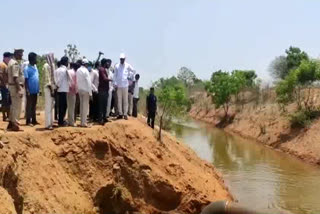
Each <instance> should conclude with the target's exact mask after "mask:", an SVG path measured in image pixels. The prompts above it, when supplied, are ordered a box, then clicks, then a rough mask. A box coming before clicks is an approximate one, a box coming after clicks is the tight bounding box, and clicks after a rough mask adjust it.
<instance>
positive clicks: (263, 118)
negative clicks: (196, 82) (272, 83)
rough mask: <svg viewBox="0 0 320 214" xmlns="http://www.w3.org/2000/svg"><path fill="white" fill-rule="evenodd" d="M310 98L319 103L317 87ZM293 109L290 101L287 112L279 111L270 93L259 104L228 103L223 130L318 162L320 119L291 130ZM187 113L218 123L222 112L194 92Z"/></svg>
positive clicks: (319, 159)
mask: <svg viewBox="0 0 320 214" xmlns="http://www.w3.org/2000/svg"><path fill="white" fill-rule="evenodd" d="M312 99H313V100H314V102H315V103H316V105H320V91H319V90H315V91H314V93H313V94H312ZM295 109H296V106H295V104H291V105H289V106H288V107H287V114H286V115H285V114H283V113H282V112H281V111H280V109H279V106H278V105H277V104H276V103H275V96H274V94H271V96H270V97H269V99H267V100H266V102H265V103H263V104H256V103H254V102H248V103H246V104H244V105H240V106H237V107H236V106H234V105H232V106H231V108H230V111H229V115H231V116H232V118H233V121H232V122H231V123H230V124H228V125H226V126H225V127H224V129H225V130H226V131H228V132H231V133H235V134H237V135H240V136H242V137H245V138H250V139H254V140H256V141H258V142H260V143H262V144H264V145H267V146H270V147H272V148H274V149H277V150H281V151H283V152H285V153H289V154H291V155H294V156H296V157H298V158H300V159H301V160H304V161H306V162H309V163H312V164H317V165H320V132H319V128H320V119H317V120H315V121H313V123H312V124H311V125H310V126H309V127H306V128H300V129H297V128H296V129H293V128H291V125H290V122H289V118H288V116H287V115H288V114H290V112H294V110H295ZM190 116H192V117H193V118H195V119H198V120H202V121H205V122H207V123H211V124H213V125H217V124H219V123H220V122H221V118H223V116H224V112H223V111H222V110H221V109H215V108H214V105H212V102H211V97H209V96H207V95H206V94H204V93H202V94H198V96H197V99H196V102H195V104H194V106H193V108H192V109H191V111H190Z"/></svg>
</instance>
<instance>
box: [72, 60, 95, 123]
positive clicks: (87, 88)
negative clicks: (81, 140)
mask: <svg viewBox="0 0 320 214" xmlns="http://www.w3.org/2000/svg"><path fill="white" fill-rule="evenodd" d="M88 65H89V61H88V60H87V59H83V60H82V63H81V67H80V68H79V69H78V70H77V72H76V74H77V84H78V92H79V97H80V117H81V124H80V126H81V127H89V126H88V124H87V118H88V114H89V101H90V97H91V96H92V85H91V84H92V83H91V77H90V73H89V70H88V69H87V67H88Z"/></svg>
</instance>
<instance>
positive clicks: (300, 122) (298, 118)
mask: <svg viewBox="0 0 320 214" xmlns="http://www.w3.org/2000/svg"><path fill="white" fill-rule="evenodd" d="M289 121H290V124H291V127H292V128H304V127H307V126H309V125H310V124H311V120H310V118H309V115H308V113H307V112H306V111H297V112H295V113H293V114H291V115H289Z"/></svg>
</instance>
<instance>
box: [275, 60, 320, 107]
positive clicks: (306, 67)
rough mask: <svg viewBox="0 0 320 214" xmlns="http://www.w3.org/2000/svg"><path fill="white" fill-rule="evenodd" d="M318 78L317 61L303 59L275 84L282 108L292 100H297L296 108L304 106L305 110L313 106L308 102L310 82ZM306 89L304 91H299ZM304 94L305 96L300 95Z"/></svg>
mask: <svg viewBox="0 0 320 214" xmlns="http://www.w3.org/2000/svg"><path fill="white" fill-rule="evenodd" d="M319 78H320V66H319V62H317V61H315V60H303V61H302V62H301V63H300V65H299V67H297V68H296V69H294V70H293V71H291V72H290V73H289V75H288V76H287V77H286V78H285V79H284V80H282V81H280V82H279V83H278V84H277V86H276V93H277V101H278V103H279V104H280V105H282V108H283V109H284V106H285V105H288V104H289V103H290V102H292V101H296V102H297V106H298V109H301V108H302V107H304V108H305V109H307V110H311V108H313V107H314V106H313V104H312V103H310V102H309V101H310V94H311V87H312V83H313V82H315V81H316V80H319ZM302 89H306V93H301V90H302ZM302 94H306V96H305V97H304V96H302Z"/></svg>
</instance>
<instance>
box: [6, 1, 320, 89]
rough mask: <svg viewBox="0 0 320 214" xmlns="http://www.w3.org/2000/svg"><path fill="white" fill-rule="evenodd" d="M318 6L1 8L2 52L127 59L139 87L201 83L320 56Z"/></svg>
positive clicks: (40, 4) (61, 4) (24, 4)
mask: <svg viewBox="0 0 320 214" xmlns="http://www.w3.org/2000/svg"><path fill="white" fill-rule="evenodd" d="M319 9H320V1H316V0H241V1H239V0H161V1H156V0H135V1H134V0H117V1H111V0H91V1H84V0H78V1H75V0H68V1H63V0H51V1H43V0H29V1H26V0H20V1H9V0H2V1H1V13H0V18H1V20H2V22H1V29H2V30H1V33H0V52H5V51H12V50H13V48H18V47H19V48H20V47H23V48H24V49H25V50H26V55H27V53H28V52H29V51H34V52H36V53H39V54H43V53H45V52H48V51H53V52H55V54H56V56H59V57H61V56H62V55H63V50H64V48H65V47H66V45H67V44H68V43H73V44H76V45H78V47H79V50H80V52H81V54H82V55H85V56H87V57H88V58H89V59H91V60H94V59H96V57H97V54H98V52H99V51H100V50H101V51H103V52H104V53H105V55H106V57H108V58H111V59H112V60H113V61H114V62H117V61H118V58H119V54H120V53H121V52H125V53H126V54H127V56H128V62H129V63H130V64H132V66H134V67H135V68H136V70H137V71H138V72H139V73H140V74H141V84H142V86H145V87H147V86H149V85H150V84H151V82H152V81H155V80H157V79H158V78H160V77H163V76H164V77H167V76H171V75H175V74H176V73H177V71H178V69H179V68H180V67H181V66H186V67H189V68H190V69H191V70H192V71H194V72H195V74H196V75H197V76H198V77H199V78H203V79H205V78H209V77H210V75H211V73H212V72H213V71H215V70H218V69H223V70H233V69H254V70H256V71H257V73H258V75H259V77H260V78H262V79H263V80H265V81H267V80H270V77H269V74H268V72H267V69H268V66H269V64H270V62H271V60H272V59H274V57H275V56H278V55H281V54H283V53H284V50H285V49H286V48H288V47H289V46H290V45H293V46H298V47H300V48H301V49H303V50H305V51H306V52H308V53H309V54H310V55H311V56H312V57H318V56H319V52H320V43H319V40H320V28H319V24H318V22H319V20H320V13H319Z"/></svg>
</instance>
